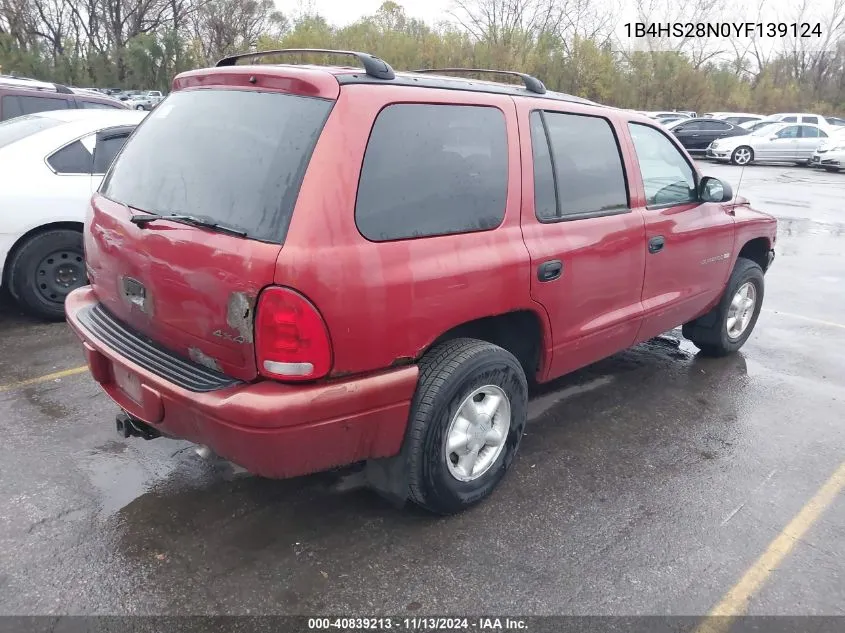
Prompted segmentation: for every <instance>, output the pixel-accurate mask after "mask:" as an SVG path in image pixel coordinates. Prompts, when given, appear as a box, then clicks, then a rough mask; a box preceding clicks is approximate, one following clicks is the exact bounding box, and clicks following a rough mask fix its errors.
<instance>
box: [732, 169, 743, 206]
mask: <svg viewBox="0 0 845 633" xmlns="http://www.w3.org/2000/svg"><path fill="white" fill-rule="evenodd" d="M744 174H745V165H743V166H742V168H741V169H740V170H739V182H738V183H737V184H736V191H735V192H734V200H736V199H737V198H739V188H740V187H741V186H742V176H743V175H744Z"/></svg>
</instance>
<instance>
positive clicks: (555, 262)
mask: <svg viewBox="0 0 845 633" xmlns="http://www.w3.org/2000/svg"><path fill="white" fill-rule="evenodd" d="M562 274H563V263H562V262H561V261H560V260H559V259H552V260H550V261H547V262H543V263H542V264H540V266H539V268H537V279H539V280H540V281H554V280H555V279H558V278H559V277H560V276H561V275H562Z"/></svg>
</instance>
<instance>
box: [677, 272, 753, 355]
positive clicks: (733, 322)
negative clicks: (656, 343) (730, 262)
mask: <svg viewBox="0 0 845 633" xmlns="http://www.w3.org/2000/svg"><path fill="white" fill-rule="evenodd" d="M763 290H764V284H763V269H762V268H760V265H759V264H758V263H756V262H753V261H751V260H750V259H745V258H743V257H740V258H739V259H737V261H736V266H734V270H733V273H731V277H730V279H729V280H728V286H727V288H726V289H725V293H724V294H723V295H722V299H721V300H720V301H719V304H718V305H717V306H716V307H715V308H713V309H712V310H711V311H710V312H708V313H707V314H705V315H704V316H702V317H699V318H698V319H696V320H695V321H690V322H689V323H686V324H684V327H683V334H684V337H685V338H687V339H689V340H690V341H692V342H693V343H694V344H695V346H696V347H697V348H698V349H700V350H701V352H702V353H703V354H705V355H707V356H727V355H728V354H732V353H733V352H736V351H737V350H739V348H741V347H742V346H743V345H744V344H745V341H747V340H748V337H749V336H751V332H752V331H753V330H754V326H755V325H756V324H757V318H758V317H759V316H760V309H761V308H762V305H763Z"/></svg>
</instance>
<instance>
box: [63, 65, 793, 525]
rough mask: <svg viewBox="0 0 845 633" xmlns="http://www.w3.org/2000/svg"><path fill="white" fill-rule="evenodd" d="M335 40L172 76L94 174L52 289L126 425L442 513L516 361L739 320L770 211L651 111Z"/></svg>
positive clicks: (748, 313)
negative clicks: (413, 68)
mask: <svg viewBox="0 0 845 633" xmlns="http://www.w3.org/2000/svg"><path fill="white" fill-rule="evenodd" d="M290 52H292V51H275V52H271V53H262V55H271V54H272V55H282V54H284V53H290ZM293 52H301V51H293ZM336 53H338V52H336ZM343 54H348V55H354V56H356V57H357V58H358V60H359V62H360V63H361V64H362V65H363V69H360V68H348V67H324V66H298V65H249V66H245V65H237V64H236V62H237V61H238V60H239V59H240V57H249V58H254V57H257V56H256V55H254V54H250V55H246V56H234V57H229V58H226V59H223V60H221V61H220V62H219V63H218V64H217V67H216V68H212V69H203V70H196V71H191V72H187V73H183V74H181V75H179V76H177V77H176V79H175V80H174V82H173V93H172V95H171V96H170V97H168V98H167V100H166V101H164V102H163V103H162V105H161V106H159V107H158V108H157V109H155V110H154V111H153V112H152V113H151V114H150V115H149V116H148V117H147V119H146V120H145V121H144V122H143V123H142V124H141V125H140V126H139V127H138V128H137V130H136V132H135V133H134V134H133V136H132V137H131V138H130V139H129V141H128V142H127V144H126V145H125V146H124V148H123V150H122V152H121V154H120V155H119V156H118V158H117V160H116V161H115V163H114V164H113V166H112V168H111V170H110V171H109V173H108V174H107V175H106V177H105V180H104V182H103V184H102V186H101V189H100V192H99V193H98V194H96V195H95V196H94V198H93V200H92V203H91V208H90V211H89V217H88V220H87V223H86V232H85V252H86V257H87V268H88V276H89V280H90V286H87V287H84V288H81V289H79V290H76V291H75V292H73V293H72V294H71V295H70V296H69V297H68V299H67V302H66V311H67V316H68V320H69V322H70V324H71V326H72V327H73V329H74V330H75V331H76V333H77V334H78V335H79V337H80V338H81V339H82V342H83V345H84V348H85V353H86V356H87V360H88V364H89V365H90V369H91V373H92V374H93V376H94V378H95V379H96V380H97V381H98V382H99V383H100V384H101V385H102V387H103V389H105V391H106V392H107V393H108V395H109V396H111V398H112V399H113V400H114V401H115V402H116V403H117V404H118V405H119V406H120V407H121V409H123V413H121V414H120V415H119V416H118V421H117V425H118V430H119V431H122V432H123V434H124V435H126V436H128V435H139V436H142V437H145V438H152V437H157V436H159V435H164V436H168V437H177V438H186V439H188V440H190V441H192V442H196V443H198V444H202V445H205V446H206V447H209V448H210V449H211V450H213V451H214V452H216V453H217V454H219V455H221V456H223V457H225V458H227V459H229V460H231V461H233V462H235V463H237V464H240V465H242V466H243V467H245V468H246V469H248V470H250V471H252V472H254V473H257V474H260V475H263V476H267V477H291V476H295V475H302V474H305V473H311V472H314V471H319V470H324V469H330V468H333V467H337V466H342V465H348V464H354V463H359V462H364V463H365V467H364V473H365V475H366V479H367V480H368V481H369V483H370V484H371V485H372V486H373V487H374V488H376V489H377V490H379V491H381V492H382V493H384V494H386V495H389V496H392V497H393V498H395V499H401V500H404V499H406V498H410V499H412V500H413V501H415V502H416V503H418V504H420V505H422V506H424V507H425V508H428V509H430V510H432V511H434V512H437V513H444V514H445V513H451V512H456V511H459V510H461V509H463V508H465V507H467V506H469V505H471V504H473V503H475V502H477V501H479V500H480V499H482V498H484V497H485V496H487V495H488V494H489V493H490V492H491V491H492V489H493V488H494V487H495V486H496V484H497V483H498V482H499V481H500V480H501V479H502V477H503V475H504V474H505V471H506V470H507V468H508V467H509V466H510V464H511V462H512V460H513V458H514V455H515V454H516V451H517V448H518V447H519V443H520V439H521V437H522V433H523V427H524V425H525V419H526V399H527V392H528V382H529V381H530V380H532V381H536V382H545V381H549V380H552V379H554V378H556V377H558V376H561V375H563V374H565V373H567V372H571V371H573V370H575V369H577V368H579V367H583V366H585V365H587V364H589V363H593V362H595V361H597V360H599V359H601V358H603V357H606V356H608V355H610V354H614V353H616V352H619V351H620V350H623V349H625V348H627V347H629V346H631V345H634V344H636V343H639V342H641V341H645V340H647V339H650V338H653V337H655V336H657V335H659V334H661V333H662V332H665V331H667V330H670V329H671V328H674V327H676V326H678V325H679V324H684V328H683V332H684V335H685V336H686V337H688V338H689V339H691V340H692V341H693V342H694V343H695V344H696V345H697V346H698V347H699V348H700V349H701V350H702V352H704V353H707V354H713V355H722V354H728V353H730V352H734V351H736V350H737V349H739V348H740V347H741V346H742V345H743V343H745V341H746V339H747V338H748V336H749V335H750V333H751V331H752V329H753V328H754V324H755V322H756V319H757V316H758V315H759V312H760V306H761V303H762V300H763V273H764V272H765V270H766V269H767V268H768V266H769V265H770V263H771V261H772V258H773V246H774V243H775V233H776V222H775V220H774V219H773V218H772V217H770V216H768V215H766V214H763V213H760V212H758V211H755V210H753V209H751V208H750V207H749V205H748V203H747V201H745V200H742V199H733V195H732V193H731V190H730V187H729V186H728V185H727V184H724V183H721V182H719V181H718V180H716V179H714V178H708V177H702V176H701V175H700V174H699V173H698V171H697V170H696V167H695V165H694V163H693V162H692V160H690V158H689V157H688V155H687V154H686V153H685V151H684V150H683V148H682V147H681V146H680V145H679V144H678V142H677V140H676V139H674V138H673V137H672V135H671V134H668V133H667V132H666V131H665V130H663V129H662V128H661V126H660V124H658V123H655V122H653V121H651V120H649V119H647V118H645V117H642V116H639V115H636V114H634V113H632V112H629V111H626V110H618V109H614V108H608V107H603V106H600V105H597V104H595V103H592V102H589V101H585V100H583V99H579V98H577V97H571V96H568V95H564V94H557V93H552V92H547V91H546V90H545V88H544V87H543V84H542V83H541V82H540V81H538V80H537V79H535V78H533V77H530V76H528V75H521V74H520V75H519V77H520V78H521V79H522V81H523V82H524V85H525V87H524V88H523V87H516V86H512V85H505V84H499V83H492V82H484V81H477V80H475V79H465V78H460V77H455V76H450V75H454V74H455V71H456V70H458V69H444V70H441V71H440V72H439V74H431V73H430V72H426V71H418V72H412V73H394V71H393V70H392V69H391V68H390V66H389V65H387V64H386V63H385V62H383V61H381V60H379V59H377V58H374V57H372V56H370V55H366V54H362V53H348V52H343ZM447 71H448V72H447ZM475 72H477V71H475ZM485 72H489V71H485ZM510 74H514V75H517V74H518V73H510Z"/></svg>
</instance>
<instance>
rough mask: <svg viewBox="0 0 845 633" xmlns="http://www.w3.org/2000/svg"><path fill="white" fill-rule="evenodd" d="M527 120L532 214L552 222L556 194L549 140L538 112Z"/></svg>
mask: <svg viewBox="0 0 845 633" xmlns="http://www.w3.org/2000/svg"><path fill="white" fill-rule="evenodd" d="M529 120H530V123H531V153H532V154H533V158H534V161H533V162H534V213H535V214H536V215H537V219H538V220H553V219H555V218H556V217H557V194H556V193H555V173H554V170H553V169H552V155H551V153H550V152H549V139H548V137H547V136H546V127H545V126H544V125H543V117H542V115H541V114H540V112H539V111H534V112H532V113H531V117H530V119H529Z"/></svg>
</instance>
